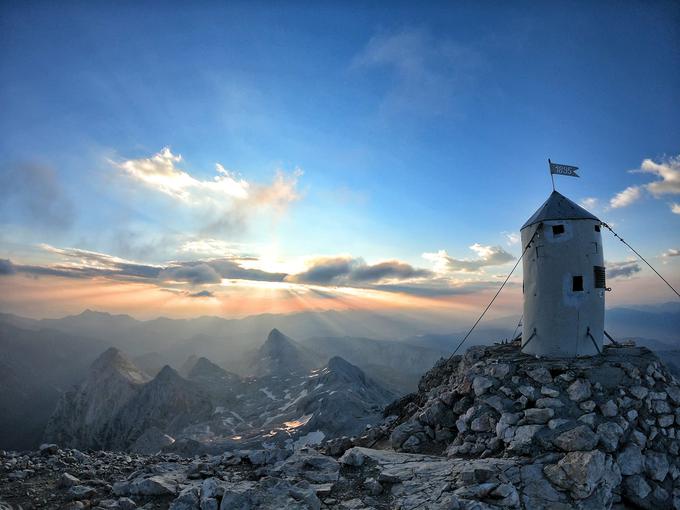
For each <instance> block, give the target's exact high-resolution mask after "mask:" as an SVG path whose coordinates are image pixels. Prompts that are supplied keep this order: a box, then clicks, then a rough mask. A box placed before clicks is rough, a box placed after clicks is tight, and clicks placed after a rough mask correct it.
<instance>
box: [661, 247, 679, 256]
mask: <svg viewBox="0 0 680 510" xmlns="http://www.w3.org/2000/svg"><path fill="white" fill-rule="evenodd" d="M661 256H662V257H680V250H678V249H677V248H669V249H668V250H666V251H665V252H663V253H662V254H661Z"/></svg>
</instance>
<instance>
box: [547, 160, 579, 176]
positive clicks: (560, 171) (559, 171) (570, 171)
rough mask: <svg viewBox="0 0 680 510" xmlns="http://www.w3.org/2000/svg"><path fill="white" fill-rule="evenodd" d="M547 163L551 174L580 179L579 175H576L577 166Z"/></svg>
mask: <svg viewBox="0 0 680 510" xmlns="http://www.w3.org/2000/svg"><path fill="white" fill-rule="evenodd" d="M548 163H550V173H551V174H556V175H568V176H570V177H581V176H580V175H579V174H577V173H576V170H578V167H577V166H570V165H560V164H559V163H553V162H552V161H550V160H548Z"/></svg>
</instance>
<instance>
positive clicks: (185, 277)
mask: <svg viewBox="0 0 680 510" xmlns="http://www.w3.org/2000/svg"><path fill="white" fill-rule="evenodd" d="M158 277H159V279H160V280H162V281H173V282H186V283H190V284H191V285H202V284H205V283H220V282H221V281H222V277H221V276H220V274H219V273H218V272H217V271H215V269H214V268H212V267H211V266H209V265H208V264H206V263H204V262H201V263H196V264H187V265H182V266H175V267H169V268H167V269H164V270H163V271H161V272H160V273H159V275H158Z"/></svg>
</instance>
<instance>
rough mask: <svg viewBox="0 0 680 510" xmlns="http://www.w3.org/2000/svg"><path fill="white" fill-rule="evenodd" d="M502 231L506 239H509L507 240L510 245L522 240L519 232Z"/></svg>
mask: <svg viewBox="0 0 680 510" xmlns="http://www.w3.org/2000/svg"><path fill="white" fill-rule="evenodd" d="M501 233H502V234H503V235H504V236H505V239H507V240H506V241H505V242H506V243H507V245H508V246H514V245H516V244H518V243H519V242H520V240H521V238H520V236H519V234H518V233H517V232H501Z"/></svg>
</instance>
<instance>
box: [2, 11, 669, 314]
mask: <svg viewBox="0 0 680 510" xmlns="http://www.w3.org/2000/svg"><path fill="white" fill-rule="evenodd" d="M422 4H423V5H419V6H415V4H412V3H399V2H396V3H394V2H390V3H389V6H387V3H385V4H381V3H375V2H373V3H363V2H358V1H357V2H350V3H347V2H324V3H318V2H314V3H312V2H295V1H293V2H280V3H271V2H229V3H228V4H227V3H224V4H218V3H217V2H201V1H198V2H192V3H186V2H175V3H173V2H166V3H164V4H163V5H162V6H161V5H160V4H158V3H156V2H126V1H123V2H104V1H102V2H84V1H72V2H64V3H60V4H59V5H58V6H56V5H54V3H53V2H32V1H24V2H18V1H8V2H2V4H1V5H0V111H2V115H0V311H6V312H12V313H18V314H21V315H26V316H32V317H46V316H49V317H56V316H60V315H64V314H67V313H77V312H79V311H81V310H83V309H85V308H94V309H98V310H105V311H111V312H118V313H129V314H131V315H133V316H136V317H155V316H160V315H164V316H177V317H187V316H197V315H220V316H225V317H238V316H245V315H249V314H256V313H286V312H295V311H302V310H325V309H368V310H385V309H397V310H421V311H425V310H427V311H432V310H441V311H444V312H446V311H448V310H451V311H454V310H457V311H460V312H462V313H468V314H469V315H470V316H474V314H476V313H478V312H479V311H480V309H481V308H483V307H484V306H485V304H486V303H487V302H488V300H489V298H490V297H491V296H492V295H493V293H494V292H495V291H496V289H497V288H498V286H499V285H500V283H501V282H502V281H503V279H504V278H505V276H506V275H507V274H508V273H509V271H510V270H511V269H512V267H513V265H514V263H515V262H517V258H518V257H519V256H520V255H521V252H522V248H521V246H520V244H519V242H518V240H519V227H520V226H521V225H522V223H524V221H525V220H526V219H527V218H528V217H529V216H530V215H531V214H532V213H533V212H534V211H535V210H536V209H537V208H538V207H539V206H540V204H541V203H542V202H543V201H544V200H545V199H546V198H547V196H548V195H549V193H550V191H551V184H550V176H549V172H548V165H547V159H548V158H551V159H552V160H553V161H556V162H559V163H564V164H571V165H576V166H578V167H579V168H580V170H579V174H580V175H581V178H579V179H574V178H569V177H556V184H557V188H558V190H559V191H560V192H562V193H564V194H565V195H566V196H568V197H569V198H571V199H572V200H574V201H575V202H577V203H580V204H582V205H583V206H585V207H586V208H587V209H588V210H590V211H591V212H593V213H594V214H596V215H597V216H598V217H599V218H600V219H602V220H603V221H606V222H608V223H609V224H610V225H612V226H613V227H614V229H615V230H616V231H617V232H619V234H620V235H621V236H622V237H624V239H626V240H627V241H628V242H630V243H631V244H632V245H633V246H634V247H636V248H637V249H638V251H640V252H641V253H642V254H643V255H644V256H645V257H647V258H648V260H649V261H650V262H651V263H652V265H654V266H655V267H656V268H657V269H658V270H659V271H660V272H661V273H662V274H663V275H664V276H665V277H666V278H667V279H668V280H669V281H670V282H671V283H673V284H674V285H676V286H680V256H679V255H680V122H679V120H678V119H680V5H679V4H678V3H677V2H625V1H624V2H549V3H548V2H543V3H534V2H512V3H507V2H455V3H451V2H441V3H438V2H424V3H422ZM604 239H605V241H604V243H605V244H604V253H605V259H606V262H607V267H608V278H609V285H610V286H611V287H612V289H613V290H612V292H611V293H609V294H608V295H607V303H608V306H616V305H626V304H653V303H663V302H667V301H672V300H673V299H675V296H674V294H673V293H672V292H671V291H670V290H669V289H668V288H667V287H665V285H664V284H663V283H662V282H661V281H660V280H659V279H658V278H657V277H656V276H654V275H653V273H652V272H651V271H650V270H649V269H648V268H647V267H646V266H645V265H644V264H643V263H641V262H640V261H636V259H635V256H634V255H633V254H632V253H631V252H630V251H628V250H627V249H626V248H625V246H623V245H621V243H619V242H618V241H616V240H615V239H613V238H612V237H611V236H609V237H608V236H607V235H605V236H604ZM520 309H521V267H520V268H519V269H518V271H517V272H516V273H514V274H513V277H512V278H511V280H510V283H509V285H508V287H507V288H506V289H505V290H504V291H503V295H502V297H501V298H500V299H499V302H498V306H497V312H498V313H518V312H519V310H520Z"/></svg>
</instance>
